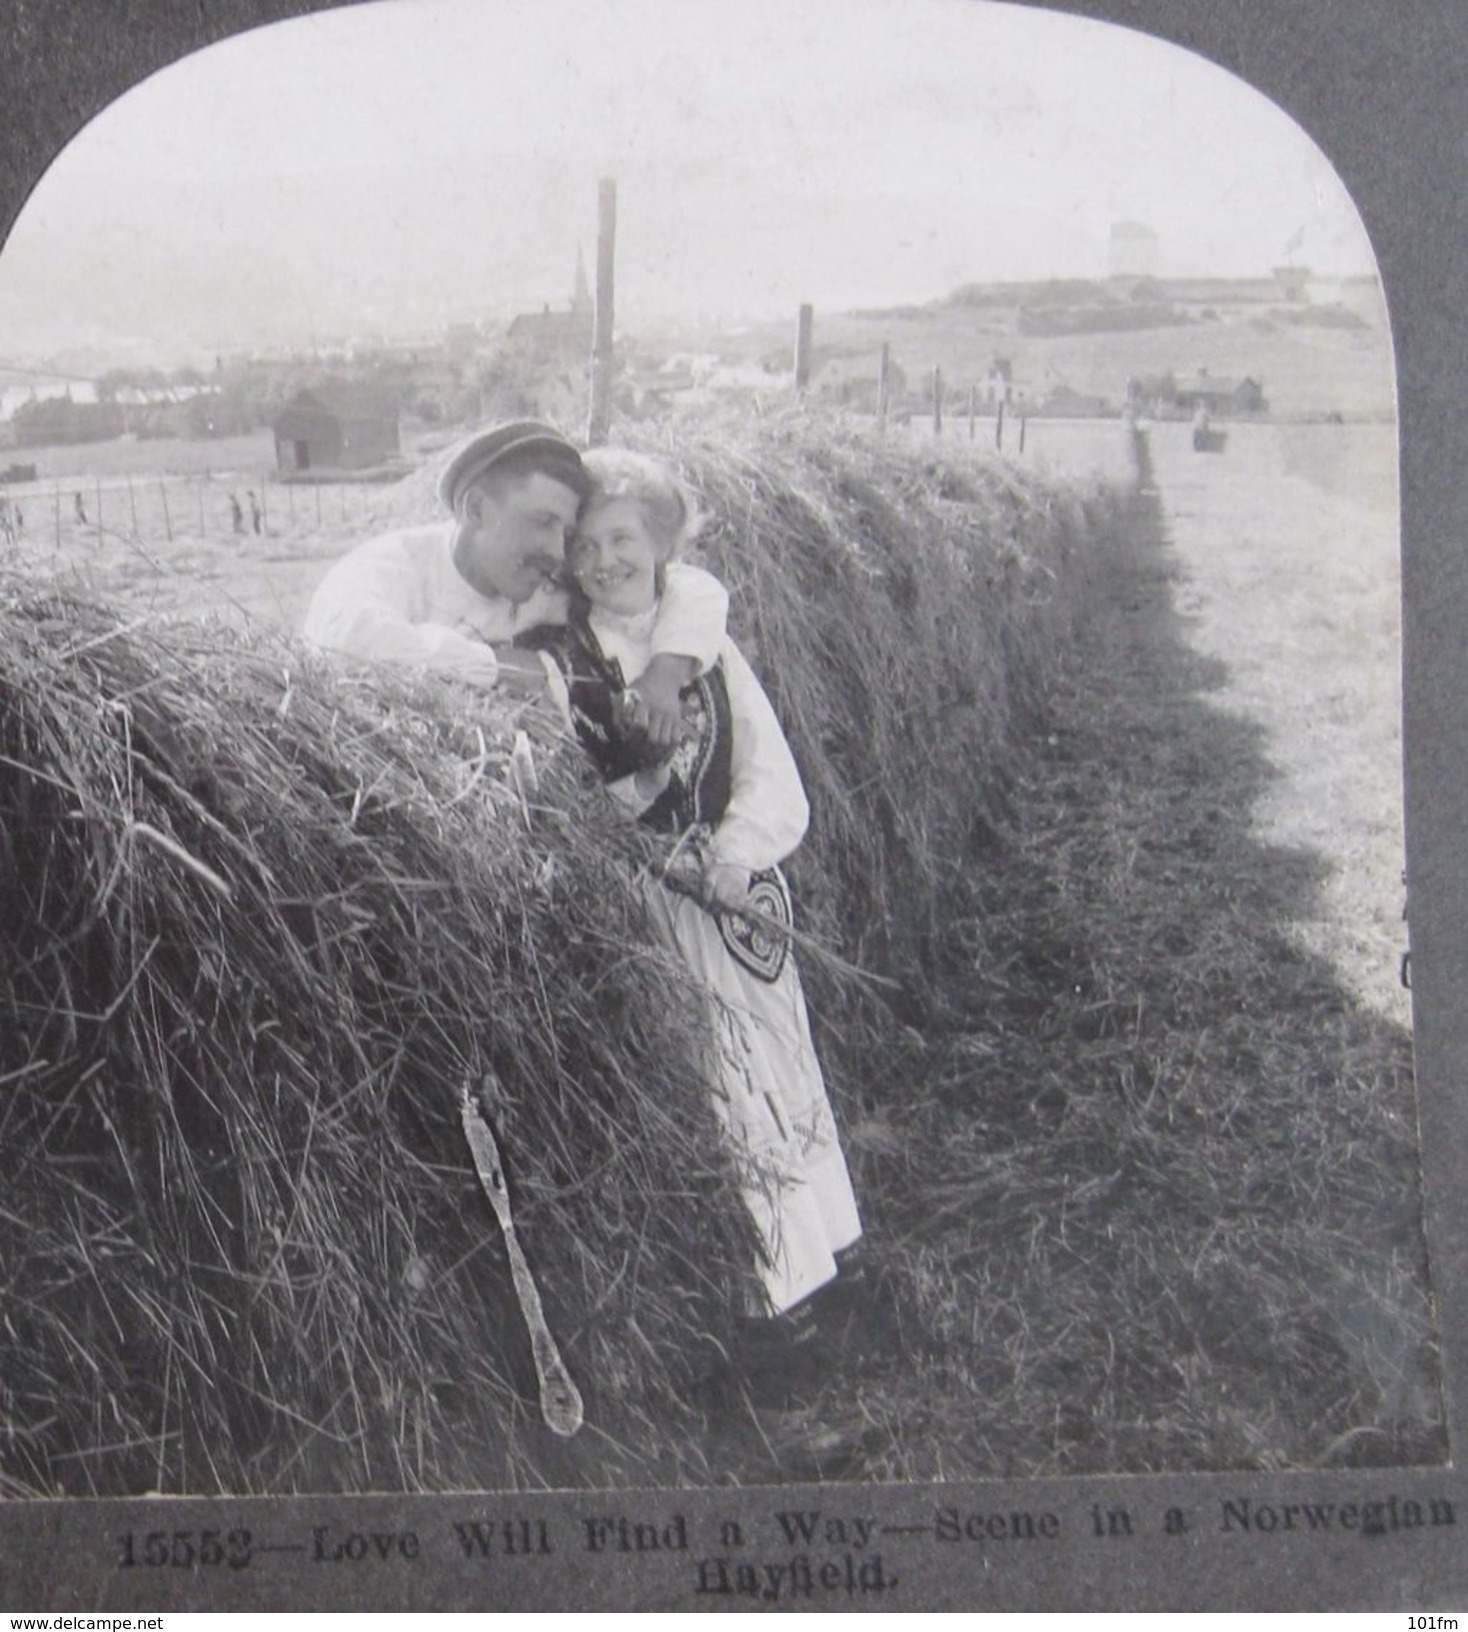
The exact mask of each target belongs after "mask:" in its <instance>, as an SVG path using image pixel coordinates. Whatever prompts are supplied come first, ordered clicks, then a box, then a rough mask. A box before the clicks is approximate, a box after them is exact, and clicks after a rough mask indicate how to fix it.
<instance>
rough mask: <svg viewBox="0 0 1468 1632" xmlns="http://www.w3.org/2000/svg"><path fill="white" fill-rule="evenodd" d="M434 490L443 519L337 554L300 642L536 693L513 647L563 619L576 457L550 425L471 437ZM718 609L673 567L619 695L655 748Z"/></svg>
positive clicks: (536, 665) (700, 577)
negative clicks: (642, 654)
mask: <svg viewBox="0 0 1468 1632" xmlns="http://www.w3.org/2000/svg"><path fill="white" fill-rule="evenodd" d="M438 491H439V497H440V498H441V499H442V500H443V503H444V505H445V507H446V508H447V509H448V510H449V511H450V512H451V513H452V516H453V521H452V522H450V523H443V522H436V523H431V524H430V525H428V526H425V527H413V528H405V529H402V530H400V531H397V532H392V533H385V534H383V535H382V536H381V537H378V538H374V539H370V540H369V541H368V542H367V543H365V544H361V545H359V546H358V547H357V548H356V549H354V550H352V551H351V552H350V553H348V554H347V555H345V556H343V557H342V559H341V560H340V561H338V562H337V563H336V565H335V566H333V567H332V568H331V570H330V571H329V572H328V573H327V574H326V577H325V578H323V579H322V581H321V583H320V585H319V586H318V587H317V590H316V593H315V595H314V596H313V597H312V600H311V605H310V608H309V610H308V611H307V613H306V623H305V635H306V639H307V640H308V641H309V642H310V643H311V644H312V645H314V646H316V647H318V648H320V649H322V650H324V651H335V652H341V653H343V654H345V655H347V656H350V657H357V658H362V659H364V660H368V661H372V662H389V663H402V664H407V665H412V666H415V667H423V668H427V669H431V670H434V671H436V672H438V673H441V674H445V675H449V676H452V677H453V678H454V679H456V680H460V681H465V682H467V683H469V684H471V685H481V686H494V685H498V684H509V685H516V686H520V687H534V688H538V687H539V686H540V685H541V684H542V682H543V670H542V667H541V664H540V660H539V659H538V658H537V657H535V656H534V654H525V653H519V652H515V651H513V650H511V646H510V643H511V641H512V640H513V639H514V637H515V635H516V634H517V633H518V632H519V631H520V630H523V629H529V628H533V627H534V626H535V625H536V624H542V623H564V622H565V620H566V597H565V592H564V591H563V590H562V589H561V588H560V587H559V584H558V582H557V580H558V577H559V574H560V570H561V566H562V561H563V558H564V553H565V547H566V541H567V539H568V538H569V537H570V535H571V533H572V532H573V531H574V530H575V526H576V516H577V512H578V510H579V509H580V506H581V501H582V499H583V497H584V496H585V494H586V492H587V491H588V482H587V477H586V473H585V471H584V470H583V468H582V465H581V456H580V454H579V453H578V452H577V451H576V449H575V448H574V447H573V446H572V444H571V443H570V442H568V441H567V440H566V439H565V437H563V436H562V435H561V434H560V433H559V432H558V431H556V430H554V429H552V428H551V427H550V426H549V425H542V424H539V423H537V422H536V421H533V420H517V421H515V422H513V423H511V424H508V425H499V426H496V427H495V428H494V429H493V430H490V431H484V432H481V433H480V434H478V435H477V436H474V437H471V438H470V440H469V441H468V442H466V443H465V444H464V445H463V446H462V447H460V448H459V450H458V451H457V452H456V453H455V454H454V456H453V457H452V458H451V459H450V460H449V462H448V464H447V465H446V466H445V468H444V471H443V474H442V476H441V477H440V478H439V484H438ZM728 609H729V597H728V594H727V593H726V591H725V590H724V587H723V585H722V584H720V583H719V581H718V580H717V579H716V578H714V577H711V576H710V575H709V574H708V573H706V572H702V571H700V570H699V569H698V568H697V567H690V566H687V565H684V564H679V565H677V566H676V568H672V569H670V570H669V572H668V575H667V582H666V587H665V590H664V593H663V598H662V604H661V608H660V610H659V613H658V620H657V623H656V624H655V626H654V630H653V648H654V653H655V656H654V659H653V662H652V664H651V665H650V666H649V668H648V670H647V672H646V673H645V674H644V675H643V676H642V677H641V678H640V679H639V681H638V683H637V687H636V689H635V691H633V692H629V693H628V694H627V695H628V697H629V698H630V699H631V700H630V702H629V704H628V713H627V723H628V725H630V726H632V727H634V728H641V729H642V730H644V731H646V732H647V734H648V735H649V737H651V738H652V740H653V741H654V742H656V743H658V744H660V745H662V746H671V744H672V743H674V742H675V741H676V740H677V738H678V735H679V732H680V729H681V712H680V709H679V705H678V693H679V691H680V690H681V689H682V688H683V687H684V686H685V685H687V684H688V682H689V681H690V680H692V679H693V678H694V677H695V676H696V675H698V674H699V673H701V672H702V670H703V669H705V668H708V667H710V666H711V665H712V664H713V662H714V660H715V659H716V657H717V656H718V652H719V648H720V645H721V643H722V641H723V638H724V626H725V621H726V619H727V616H728Z"/></svg>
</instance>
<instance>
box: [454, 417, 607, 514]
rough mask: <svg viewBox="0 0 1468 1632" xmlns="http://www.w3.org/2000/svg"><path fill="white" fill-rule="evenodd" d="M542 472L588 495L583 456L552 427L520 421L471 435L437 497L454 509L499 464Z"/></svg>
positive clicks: (462, 447)
mask: <svg viewBox="0 0 1468 1632" xmlns="http://www.w3.org/2000/svg"><path fill="white" fill-rule="evenodd" d="M507 464H509V465H513V466H514V467H515V468H516V469H520V470H526V471H542V472H543V473H544V474H545V475H547V476H551V477H554V478H555V480H557V481H559V482H564V483H565V484H566V485H567V486H568V487H569V488H571V489H572V491H573V492H576V493H583V494H584V493H585V492H586V490H587V488H588V487H589V485H590V483H589V482H588V480H587V476H586V471H585V469H584V467H583V466H582V463H581V455H580V454H579V453H578V452H577V451H576V449H575V447H574V446H573V445H572V444H571V443H570V442H568V441H567V440H566V438H565V437H564V436H562V435H561V433H560V432H559V431H558V430H556V428H555V427H554V426H553V425H542V424H541V423H540V421H539V420H534V419H517V420H512V421H511V422H510V424H508V425H496V426H495V427H494V428H493V429H492V430H488V431H480V432H478V433H477V434H476V435H474V436H471V437H470V438H469V440H468V441H467V442H465V443H463V444H462V445H461V446H460V447H459V448H458V449H457V450H456V451H455V453H454V455H453V457H452V458H451V459H450V460H449V462H448V463H447V464H446V465H445V466H444V468H443V474H442V475H441V476H440V477H439V479H438V496H439V498H441V499H442V500H443V502H444V503H445V504H446V505H447V506H448V508H449V509H450V510H452V509H454V508H455V506H456V505H457V503H458V499H459V495H460V494H461V493H462V492H463V490H464V488H465V487H467V486H468V484H469V483H470V482H472V481H474V480H475V479H476V478H477V477H480V476H483V475H484V473H485V472H486V471H488V470H493V469H494V468H495V466H497V465H507Z"/></svg>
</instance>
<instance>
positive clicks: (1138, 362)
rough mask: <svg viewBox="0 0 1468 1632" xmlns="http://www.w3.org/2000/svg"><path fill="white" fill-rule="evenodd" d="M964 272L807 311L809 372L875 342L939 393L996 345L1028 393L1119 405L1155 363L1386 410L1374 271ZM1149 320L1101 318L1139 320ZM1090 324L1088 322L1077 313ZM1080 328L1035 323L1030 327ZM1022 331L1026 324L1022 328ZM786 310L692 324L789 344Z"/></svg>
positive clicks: (1330, 402) (1281, 407)
mask: <svg viewBox="0 0 1468 1632" xmlns="http://www.w3.org/2000/svg"><path fill="white" fill-rule="evenodd" d="M1133 293H1138V294H1140V295H1142V296H1143V297H1144V298H1143V299H1140V300H1134V299H1132V298H1131V296H1130V295H1129V294H1128V293H1127V292H1126V291H1125V290H1124V289H1123V288H1122V286H1119V285H1117V284H1115V283H1084V282H1077V281H1072V282H1066V283H1057V284H1052V285H1043V284H994V285H966V286H965V287H964V288H963V289H960V290H956V291H955V292H954V293H953V294H952V295H950V296H948V297H947V298H946V299H944V300H941V301H934V302H932V303H930V304H928V305H924V306H906V307H892V308H888V309H886V310H883V311H878V312H843V313H837V312H832V313H825V312H822V311H821V310H820V309H819V308H818V309H817V311H816V321H815V376H814V377H815V380H816V383H817V385H819V381H820V371H821V369H822V368H823V367H824V366H826V365H827V364H829V363H830V362H832V361H833V360H836V359H843V358H852V357H861V356H863V355H867V356H870V357H871V358H872V359H873V364H872V367H873V372H875V359H876V357H877V354H878V352H879V351H880V349H881V346H882V345H883V343H884V342H885V343H886V344H888V345H890V347H891V350H892V358H893V361H894V362H895V363H897V364H898V365H899V366H900V367H901V369H902V370H903V372H904V373H905V375H906V378H907V380H908V382H909V386H910V389H911V390H912V391H913V392H914V393H915V394H917V395H921V393H922V392H923V391H925V390H926V382H927V379H928V377H929V375H930V373H931V370H932V368H933V366H934V365H935V364H936V365H938V366H939V367H941V368H942V370H943V373H944V377H945V379H946V380H947V382H948V387H949V390H950V392H951V393H954V394H955V395H956V394H959V393H966V392H967V389H968V387H969V385H970V384H981V383H982V382H983V380H984V379H985V378H986V377H987V375H988V374H989V371H990V369H991V367H992V365H993V363H994V359H995V357H996V356H998V357H1004V358H1007V359H1009V361H1010V363H1011V365H1012V368H1013V379H1014V385H1015V388H1016V390H1018V391H1023V392H1024V394H1025V397H1026V399H1027V400H1028V401H1031V402H1035V401H1038V400H1040V399H1041V398H1042V397H1044V396H1045V395H1047V394H1048V393H1049V392H1050V391H1051V390H1053V389H1055V388H1056V387H1057V386H1061V385H1068V386H1070V387H1071V388H1072V389H1073V390H1075V391H1077V392H1081V393H1084V394H1087V395H1096V396H1100V397H1104V398H1106V399H1107V401H1108V402H1110V403H1113V404H1116V405H1119V404H1120V402H1121V399H1122V396H1123V393H1124V391H1125V387H1126V381H1127V379H1128V377H1130V376H1144V375H1160V374H1165V373H1168V372H1171V373H1174V374H1176V375H1179V376H1183V375H1191V374H1194V373H1197V372H1198V371H1199V370H1201V369H1207V370H1208V372H1209V373H1211V374H1214V375H1218V376H1226V377H1241V376H1244V375H1248V376H1250V377H1252V378H1254V379H1256V380H1258V381H1260V382H1261V384H1262V385H1263V387H1264V391H1265V395H1266V397H1267V399H1268V402H1269V407H1270V411H1271V413H1272V414H1273V415H1274V416H1275V417H1277V418H1292V417H1297V416H1299V417H1315V416H1327V415H1331V414H1340V415H1342V416H1343V417H1345V418H1349V419H1355V418H1387V419H1389V418H1391V417H1393V414H1394V390H1393V371H1392V354H1391V338H1390V332H1389V329H1388V326H1387V320H1386V310H1385V306H1384V304H1383V303H1382V301H1381V297H1380V292H1379V290H1378V288H1377V287H1376V285H1375V284H1374V283H1367V282H1365V281H1361V280H1354V281H1352V282H1349V283H1346V284H1344V285H1342V286H1341V287H1340V288H1334V287H1326V286H1324V285H1321V286H1320V287H1319V288H1318V289H1312V291H1311V293H1310V296H1309V298H1308V299H1307V300H1306V301H1303V302H1290V301H1286V300H1284V299H1283V298H1279V297H1276V298H1273V299H1271V298H1269V295H1268V286H1267V285H1266V284H1262V283H1260V282H1257V281H1247V282H1246V281H1243V280H1239V281H1236V282H1232V283H1230V282H1227V281H1224V280H1210V281H1208V282H1203V281H1201V280H1197V281H1189V282H1176V283H1158V284H1155V285H1147V286H1146V287H1145V288H1142V289H1139V290H1134V291H1133ZM1148 319H1150V320H1152V321H1153V322H1155V324H1156V326H1154V327H1120V326H1118V327H1102V326H1101V325H1102V324H1103V323H1114V324H1118V325H1120V324H1124V323H1133V322H1141V321H1146V320H1148ZM1087 325H1089V326H1087ZM1042 326H1043V327H1055V328H1062V329H1064V328H1075V329H1080V330H1081V331H1082V332H1060V333H1038V332H1034V330H1035V329H1036V328H1037V327H1042ZM1026 331H1029V332H1026ZM792 332H793V325H792V324H785V325H777V324H767V325H761V326H759V327H757V328H750V329H746V330H742V331H739V332H737V333H729V334H721V335H718V336H717V337H713V338H710V337H707V336H706V337H704V340H703V342H701V343H703V344H706V345H707V346H708V347H709V349H712V350H716V351H717V352H718V353H719V355H720V356H722V357H725V358H727V359H729V360H731V361H738V362H754V361H758V360H761V359H765V358H768V357H770V356H772V355H773V356H780V355H788V352H789V347H790V338H791V333H792Z"/></svg>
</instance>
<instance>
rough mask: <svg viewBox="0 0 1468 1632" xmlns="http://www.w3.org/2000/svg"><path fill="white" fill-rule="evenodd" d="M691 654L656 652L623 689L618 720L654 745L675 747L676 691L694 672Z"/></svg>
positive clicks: (678, 734) (678, 726)
mask: <svg viewBox="0 0 1468 1632" xmlns="http://www.w3.org/2000/svg"><path fill="white" fill-rule="evenodd" d="M697 673H698V666H697V664H695V662H694V661H693V659H692V658H691V657H678V656H677V655H676V654H674V653H672V652H659V653H657V654H656V656H655V657H654V658H653V659H652V661H651V662H650V663H649V664H648V665H647V667H646V668H645V669H644V670H643V671H642V673H641V674H640V675H639V676H638V679H637V684H636V685H635V686H629V687H628V689H627V690H626V691H625V692H623V694H622V697H623V704H622V723H623V724H624V725H625V726H626V727H627V728H628V730H631V731H641V732H642V733H643V734H644V735H645V736H646V737H647V740H648V741H649V742H650V743H652V744H653V745H654V746H655V747H658V748H676V747H677V745H678V744H679V743H680V742H681V741H682V740H683V705H682V703H681V702H680V701H679V698H678V693H679V692H680V691H682V689H683V688H684V686H686V685H688V684H689V683H690V682H691V681H692V680H693V679H694V678H695V676H696V675H697Z"/></svg>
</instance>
